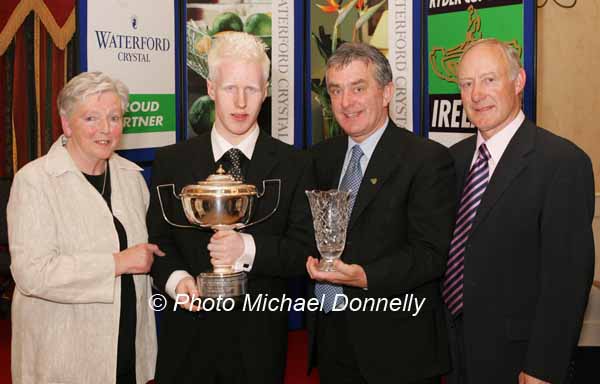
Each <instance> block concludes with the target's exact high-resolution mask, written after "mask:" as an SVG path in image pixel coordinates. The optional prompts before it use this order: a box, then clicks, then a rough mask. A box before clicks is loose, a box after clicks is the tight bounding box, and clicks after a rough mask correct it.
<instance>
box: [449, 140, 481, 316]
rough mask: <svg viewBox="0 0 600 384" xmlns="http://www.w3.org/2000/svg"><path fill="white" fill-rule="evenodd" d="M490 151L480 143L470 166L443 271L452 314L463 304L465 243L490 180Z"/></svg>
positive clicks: (456, 312) (460, 309)
mask: <svg viewBox="0 0 600 384" xmlns="http://www.w3.org/2000/svg"><path fill="white" fill-rule="evenodd" d="M490 157H491V156H490V152H489V151H488V149H487V147H486V146H485V143H483V144H481V145H480V146H479V155H478V156H477V160H475V163H474V164H473V166H472V167H471V170H470V171H469V174H468V175H467V180H466V182H465V187H464V189H463V192H462V196H461V198H460V208H459V209H458V214H457V215H456V216H457V219H456V226H455V228H454V234H453V237H452V242H451V243H450V253H449V255H448V268H447V269H446V274H445V275H444V284H443V287H442V297H443V298H444V302H445V303H446V305H447V306H448V310H449V311H450V313H451V314H452V315H453V316H457V315H458V314H459V313H460V312H461V311H462V308H463V277H464V274H463V271H464V269H465V264H464V262H465V256H464V253H465V245H466V243H467V240H468V239H469V233H470V232H471V227H472V226H473V220H474V219H475V215H476V214H477V207H479V204H481V197H482V196H483V193H484V192H485V188H486V187H487V185H488V181H489V170H488V160H489V159H490Z"/></svg>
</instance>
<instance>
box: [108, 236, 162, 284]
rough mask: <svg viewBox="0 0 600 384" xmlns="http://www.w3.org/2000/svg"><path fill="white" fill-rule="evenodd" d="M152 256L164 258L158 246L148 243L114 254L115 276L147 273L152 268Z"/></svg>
mask: <svg viewBox="0 0 600 384" xmlns="http://www.w3.org/2000/svg"><path fill="white" fill-rule="evenodd" d="M154 255H156V256H164V255H165V253H164V252H163V251H161V250H160V248H158V245H156V244H150V243H143V244H138V245H135V246H133V247H130V248H127V249H126V250H124V251H121V252H118V253H114V254H113V256H114V258H115V276H121V275H124V274H136V273H148V272H149V271H150V267H152V262H153V261H154Z"/></svg>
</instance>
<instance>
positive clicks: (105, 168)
mask: <svg viewBox="0 0 600 384" xmlns="http://www.w3.org/2000/svg"><path fill="white" fill-rule="evenodd" d="M107 174H108V160H106V163H105V164H104V181H103V182H102V192H100V196H104V189H105V188H106V175H107Z"/></svg>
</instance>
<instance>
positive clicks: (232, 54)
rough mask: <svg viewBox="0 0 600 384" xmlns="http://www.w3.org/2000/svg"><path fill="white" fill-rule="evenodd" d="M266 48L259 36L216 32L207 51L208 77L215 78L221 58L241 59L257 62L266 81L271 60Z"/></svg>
mask: <svg viewBox="0 0 600 384" xmlns="http://www.w3.org/2000/svg"><path fill="white" fill-rule="evenodd" d="M266 49H267V46H266V44H265V43H263V41H262V40H261V39H260V38H258V37H256V36H253V35H250V34H248V33H245V32H223V33H220V34H218V35H217V37H216V38H215V39H214V41H213V43H212V46H211V47H210V50H209V51H208V79H209V80H215V76H216V75H217V69H218V66H219V64H220V63H221V61H222V60H243V61H247V62H251V63H257V64H259V65H260V67H261V69H262V74H263V78H264V80H265V81H268V80H269V72H270V70H271V61H270V60H269V56H267V53H266Z"/></svg>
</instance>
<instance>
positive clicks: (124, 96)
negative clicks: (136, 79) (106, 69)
mask: <svg viewBox="0 0 600 384" xmlns="http://www.w3.org/2000/svg"><path fill="white" fill-rule="evenodd" d="M102 92H114V93H115V94H116V95H117V96H119V99H121V107H122V108H123V113H124V112H125V108H126V107H127V104H128V103H129V89H128V88H127V86H126V85H125V84H124V83H123V82H122V81H121V80H117V79H113V78H111V77H110V76H108V75H107V74H106V73H103V72H82V73H80V74H79V75H77V76H75V77H73V78H72V79H71V80H69V82H68V83H67V84H66V85H65V86H64V87H63V89H62V90H61V91H60V93H59V94H58V99H57V104H58V112H59V113H60V115H61V116H63V117H69V116H70V114H71V112H72V111H73V108H74V107H75V105H76V104H78V103H80V102H82V101H83V100H85V99H86V98H87V97H88V96H90V95H95V94H97V93H102Z"/></svg>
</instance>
